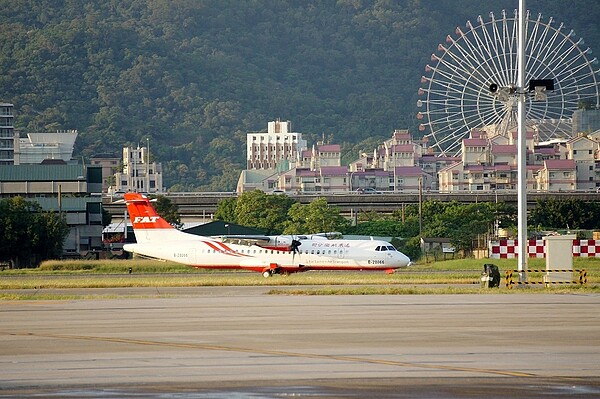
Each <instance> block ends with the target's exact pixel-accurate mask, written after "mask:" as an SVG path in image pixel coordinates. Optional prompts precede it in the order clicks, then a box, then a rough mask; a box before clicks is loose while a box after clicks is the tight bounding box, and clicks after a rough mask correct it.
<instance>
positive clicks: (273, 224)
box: [215, 190, 600, 259]
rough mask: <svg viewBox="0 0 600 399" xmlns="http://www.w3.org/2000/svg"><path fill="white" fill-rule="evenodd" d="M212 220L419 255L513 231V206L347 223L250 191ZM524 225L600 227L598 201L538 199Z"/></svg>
mask: <svg viewBox="0 0 600 399" xmlns="http://www.w3.org/2000/svg"><path fill="white" fill-rule="evenodd" d="M215 218H216V219H218V220H223V221H226V222H230V223H237V224H241V225H244V226H249V227H254V228H258V229H261V230H262V231H264V232H265V234H311V233H324V232H340V233H342V234H345V235H364V236H383V237H392V238H393V240H392V242H393V243H394V245H396V247H397V248H398V249H399V250H401V251H402V252H404V253H406V254H407V255H408V256H410V257H411V258H413V259H418V258H419V257H421V250H420V239H421V238H422V237H440V238H449V239H450V241H451V243H452V245H453V246H454V247H455V248H456V249H457V250H458V251H461V252H463V253H465V254H467V255H468V254H470V253H471V252H472V251H473V249H474V248H475V246H476V245H477V242H478V241H479V242H484V243H485V242H487V241H488V240H489V239H490V238H491V237H492V236H493V235H494V232H495V231H496V229H497V228H498V227H502V228H505V229H509V230H511V229H512V230H513V231H516V225H517V209H516V208H515V207H514V206H510V205H508V204H506V203H504V202H498V203H496V202H480V203H475V204H463V203H459V202H456V201H452V202H442V201H425V202H423V203H422V207H421V210H420V211H419V206H418V205H417V204H409V205H406V206H405V207H403V208H401V209H397V210H395V211H394V212H393V213H392V214H391V215H383V214H380V213H376V212H363V213H359V214H358V215H356V216H355V220H353V221H351V220H348V219H347V218H345V217H343V216H342V215H341V214H340V209H339V208H337V207H334V206H330V205H329V204H327V201H326V200H325V199H324V198H319V199H316V200H314V201H313V202H311V203H310V204H307V205H302V204H300V203H298V202H296V201H295V200H293V199H291V198H289V197H287V196H285V195H269V194H265V193H264V192H262V191H260V190H255V191H250V192H246V193H243V194H242V195H240V196H239V197H237V198H229V199H225V200H222V201H221V202H220V203H219V204H218V207H217V211H216V212H215ZM528 226H529V230H530V233H532V234H533V233H534V232H535V230H548V229H564V228H567V229H569V228H570V229H586V230H593V229H600V203H599V202H585V201H581V200H557V199H549V200H540V201H538V202H537V203H536V206H535V207H534V208H532V209H531V211H530V212H529V216H528Z"/></svg>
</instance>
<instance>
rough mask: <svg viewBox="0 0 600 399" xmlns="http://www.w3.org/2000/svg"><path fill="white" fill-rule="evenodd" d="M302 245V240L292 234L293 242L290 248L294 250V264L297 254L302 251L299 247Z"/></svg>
mask: <svg viewBox="0 0 600 399" xmlns="http://www.w3.org/2000/svg"><path fill="white" fill-rule="evenodd" d="M300 245H302V242H301V241H300V240H296V239H295V238H294V237H293V236H292V243H291V244H290V250H291V251H292V264H294V260H295V258H296V254H297V253H299V252H300V251H299V250H298V247H299V246H300Z"/></svg>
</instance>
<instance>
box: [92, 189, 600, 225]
mask: <svg viewBox="0 0 600 399" xmlns="http://www.w3.org/2000/svg"><path fill="white" fill-rule="evenodd" d="M165 196H166V197H168V198H169V199H170V200H171V201H173V203H174V204H176V205H177V206H178V207H179V214H180V215H181V218H182V219H183V220H196V219H209V218H210V217H211V216H212V214H214V212H215V210H216V209H217V204H218V203H219V201H221V200H223V199H226V198H235V197H236V196H237V194H235V193H198V192H192V193H167V194H165ZM320 197H323V198H325V199H326V200H327V203H329V204H331V205H334V206H338V207H340V208H341V210H342V213H343V214H344V215H351V214H352V213H354V212H369V211H374V212H380V213H392V212H393V211H395V210H397V209H401V208H402V206H406V205H407V204H418V203H419V198H421V201H431V200H436V201H444V202H448V201H458V202H461V203H477V202H506V203H509V204H512V205H514V206H515V207H516V206H517V194H516V192H483V191H472V192H466V191H465V192H460V193H441V192H423V193H422V195H421V196H419V193H417V192H414V193H391V192H390V193H387V192H384V193H381V194H357V193H340V194H319V195H316V194H315V195H312V194H301V195H290V198H293V199H295V200H297V201H298V202H300V203H302V204H308V203H310V202H311V201H313V200H315V199H316V198H320ZM551 198H554V199H561V200H567V199H579V200H584V201H598V200H600V193H596V192H529V193H528V194H527V202H528V207H534V206H535V204H536V203H537V201H538V200H547V199H551ZM103 206H104V208H105V209H106V210H107V211H108V212H109V213H110V214H111V215H112V216H121V215H123V214H124V212H125V204H124V203H122V202H117V201H115V199H114V198H109V197H106V198H104V200H103Z"/></svg>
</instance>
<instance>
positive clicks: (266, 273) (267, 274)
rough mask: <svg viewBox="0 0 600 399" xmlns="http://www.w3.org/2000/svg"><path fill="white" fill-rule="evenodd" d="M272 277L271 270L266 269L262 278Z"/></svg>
mask: <svg viewBox="0 0 600 399" xmlns="http://www.w3.org/2000/svg"><path fill="white" fill-rule="evenodd" d="M272 275H273V270H271V269H267V270H265V271H264V272H263V277H264V278H269V277H271V276H272Z"/></svg>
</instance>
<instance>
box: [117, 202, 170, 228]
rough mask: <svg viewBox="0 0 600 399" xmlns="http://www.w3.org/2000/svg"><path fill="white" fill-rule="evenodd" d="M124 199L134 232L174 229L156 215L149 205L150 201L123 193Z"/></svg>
mask: <svg viewBox="0 0 600 399" xmlns="http://www.w3.org/2000/svg"><path fill="white" fill-rule="evenodd" d="M124 198H125V203H126V204H127V212H128V213H129V218H130V219H131V223H132V224H133V229H134V230H140V229H142V230H143V229H174V228H173V226H171V225H170V224H169V223H168V222H167V221H166V220H164V219H163V218H162V217H160V215H159V214H158V213H156V210H155V209H154V207H153V206H152V205H151V204H150V200H149V199H148V197H146V196H145V195H143V194H139V193H125V196H124Z"/></svg>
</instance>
